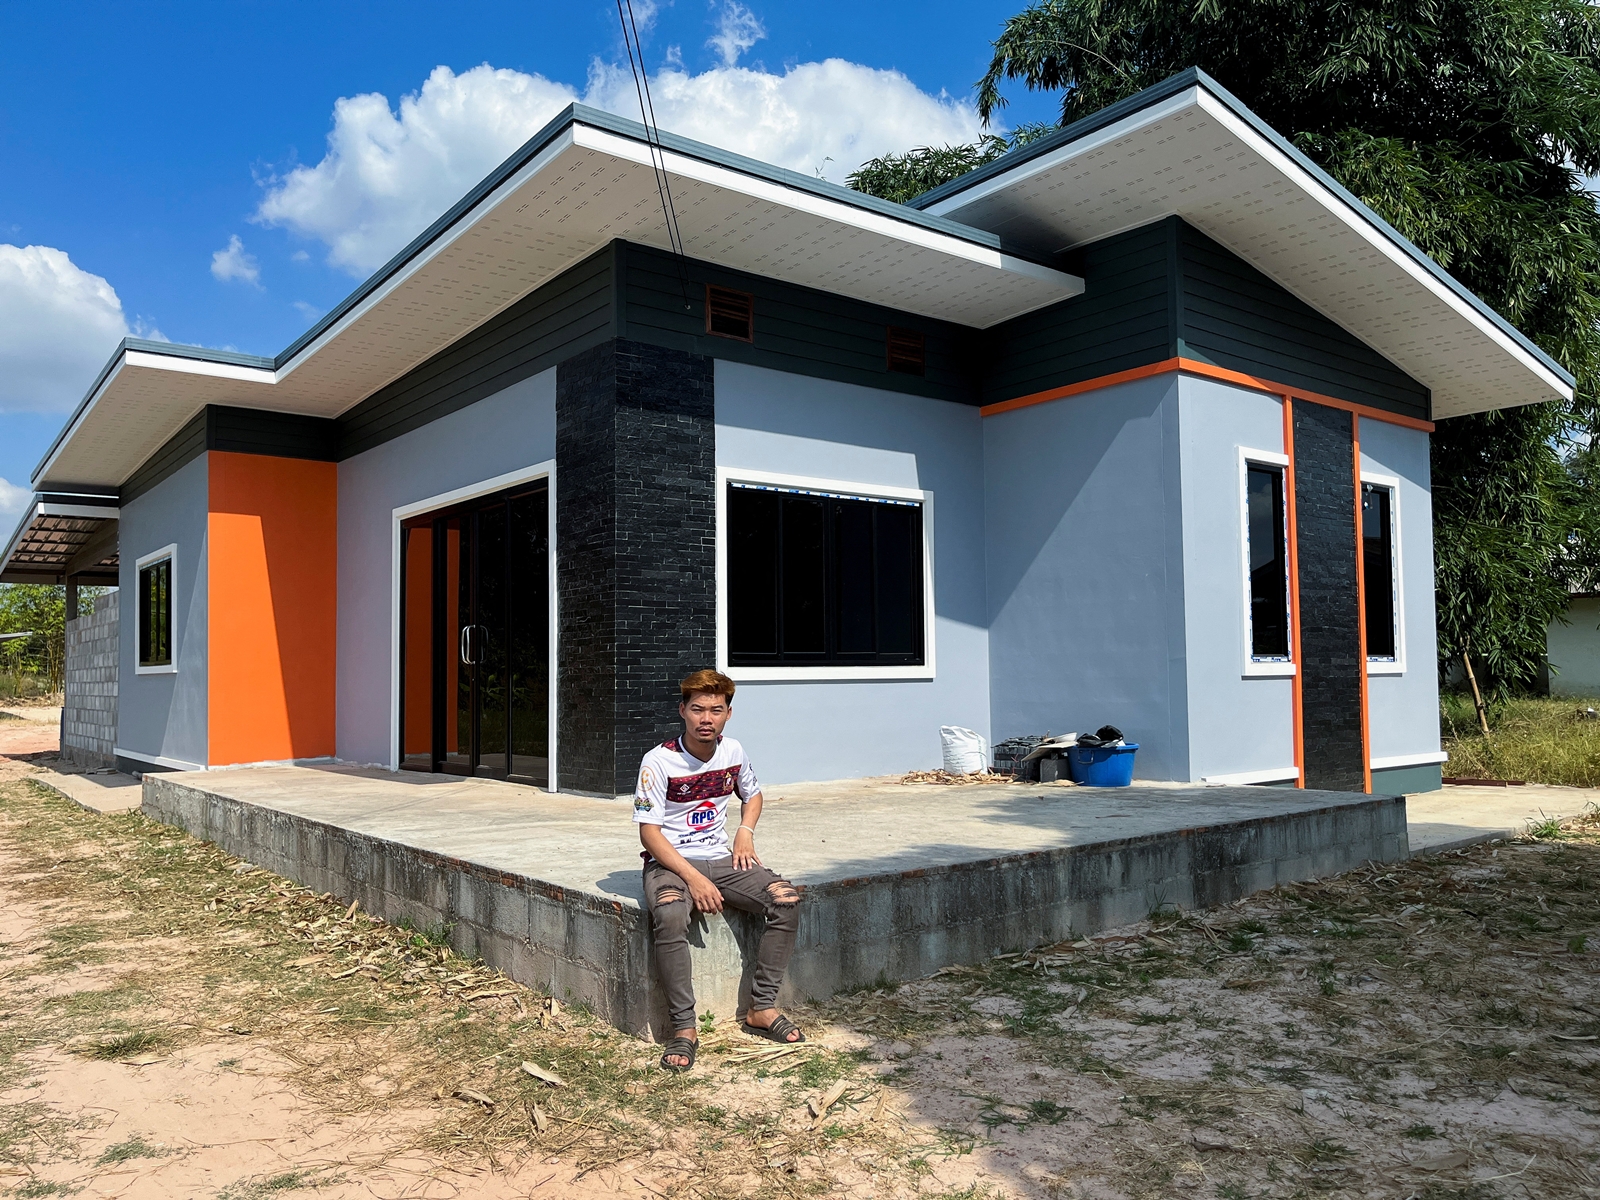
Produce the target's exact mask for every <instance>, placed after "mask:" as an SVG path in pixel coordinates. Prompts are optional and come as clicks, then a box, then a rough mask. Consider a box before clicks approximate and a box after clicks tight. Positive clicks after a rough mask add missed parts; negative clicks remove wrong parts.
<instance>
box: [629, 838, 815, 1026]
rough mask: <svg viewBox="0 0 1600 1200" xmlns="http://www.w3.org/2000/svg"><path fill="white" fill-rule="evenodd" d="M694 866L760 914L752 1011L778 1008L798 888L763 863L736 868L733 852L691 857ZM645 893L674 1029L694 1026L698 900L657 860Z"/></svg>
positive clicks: (732, 902)
mask: <svg viewBox="0 0 1600 1200" xmlns="http://www.w3.org/2000/svg"><path fill="white" fill-rule="evenodd" d="M693 861H694V866H695V869H696V870H698V871H699V872H700V874H702V875H704V876H705V877H706V878H707V879H708V880H710V881H711V884H712V886H713V887H715V888H716V889H717V890H718V891H719V892H721V893H722V902H723V903H724V904H726V905H727V906H728V907H729V908H737V909H742V910H743V911H745V912H750V913H760V914H761V915H763V916H765V917H766V919H767V929H766V932H765V933H764V934H762V937H761V947H760V949H759V950H758V951H757V952H756V969H755V977H754V979H752V980H751V983H750V1007H751V1008H752V1009H763V1008H776V1007H777V1004H778V985H779V984H780V983H782V982H783V972H784V968H785V967H787V966H788V965H789V956H790V955H791V954H793V953H794V939H795V933H796V932H797V931H798V930H799V928H800V897H799V894H798V893H797V892H796V891H795V889H794V887H793V886H792V885H791V884H790V883H789V882H788V881H787V880H784V879H780V878H779V877H778V876H777V875H774V874H773V873H772V872H771V871H769V870H767V868H765V867H750V868H748V869H746V870H743V871H739V870H735V869H734V866H733V856H732V855H727V856H725V857H723V858H708V859H704V860H698V859H697V860H693ZM644 894H645V899H646V900H647V901H648V902H649V904H650V921H651V925H652V927H653V929H654V931H655V942H656V966H657V968H658V969H659V970H660V971H661V986H662V987H663V988H664V989H665V990H666V993H667V1009H668V1011H669V1012H670V1013H671V1016H672V1028H673V1029H674V1030H678V1029H693V1028H694V1027H695V1018H694V976H693V974H692V972H691V970H690V966H689V918H690V917H691V916H692V915H693V912H694V901H693V900H691V899H690V898H689V886H688V885H687V884H686V883H684V881H683V879H682V878H681V877H679V875H678V874H677V873H676V872H675V871H669V870H667V868H665V867H663V866H662V865H661V864H660V863H658V862H656V861H655V859H650V860H649V861H647V862H646V863H645V865H644Z"/></svg>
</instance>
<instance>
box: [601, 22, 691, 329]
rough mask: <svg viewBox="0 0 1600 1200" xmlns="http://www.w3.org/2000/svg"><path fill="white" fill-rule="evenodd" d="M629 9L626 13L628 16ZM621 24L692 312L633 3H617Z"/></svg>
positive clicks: (685, 300) (674, 251) (680, 276)
mask: <svg viewBox="0 0 1600 1200" xmlns="http://www.w3.org/2000/svg"><path fill="white" fill-rule="evenodd" d="M624 8H626V12H624ZM617 21H618V23H619V24H620V25H621V26H622V44H623V45H624V46H625V47H626V48H627V51H628V67H629V69H630V70H631V71H632V72H633V90H634V92H635V94H636V95H637V96H638V97H639V118H640V122H641V123H642V124H643V125H644V140H645V144H646V145H647V146H649V147H650V166H651V167H652V169H653V170H654V172H655V177H656V194H657V195H658V196H660V198H661V212H662V215H663V216H664V217H665V218H666V223H667V244H668V245H669V246H671V247H672V256H673V261H674V262H676V263H677V266H678V286H679V287H680V288H682V290H683V308H684V311H685V312H688V311H689V310H690V309H691V308H692V307H693V305H692V304H691V303H690V302H689V268H688V262H687V256H686V255H685V254H684V250H683V233H682V231H681V230H680V229H679V228H678V214H677V211H676V210H675V209H674V208H673V205H672V181H671V180H670V179H669V178H668V177H667V155H666V151H665V150H664V149H663V148H662V145H661V127H660V126H659V125H658V124H657V123H656V105H655V100H654V99H653V98H652V97H651V95H650V76H649V74H648V73H647V72H646V71H645V68H644V43H643V42H641V41H640V40H639V23H638V21H637V20H635V19H634V15H633V0H617Z"/></svg>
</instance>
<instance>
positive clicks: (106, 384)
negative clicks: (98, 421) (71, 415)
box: [28, 351, 128, 491]
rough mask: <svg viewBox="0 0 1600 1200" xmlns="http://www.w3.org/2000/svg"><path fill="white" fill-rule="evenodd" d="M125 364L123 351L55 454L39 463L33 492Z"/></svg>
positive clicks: (33, 479)
mask: <svg viewBox="0 0 1600 1200" xmlns="http://www.w3.org/2000/svg"><path fill="white" fill-rule="evenodd" d="M127 364H128V354H127V352H126V351H124V352H123V355H122V358H121V359H120V360H119V361H118V363H117V365H116V366H114V367H112V368H111V370H109V371H107V372H106V377H105V378H104V379H102V380H101V381H100V386H99V387H97V388H96V389H95V392H94V396H93V397H92V398H91V399H90V400H89V403H87V404H85V405H84V406H83V410H82V411H81V412H79V413H78V419H77V420H76V421H74V422H73V423H72V428H71V429H69V430H67V432H66V434H65V436H63V437H62V438H61V439H60V441H58V442H57V443H56V448H55V452H54V453H53V454H51V455H50V457H49V458H47V459H46V460H45V461H44V462H43V463H41V464H40V466H39V469H38V470H37V471H35V472H34V473H33V478H32V479H30V480H29V481H28V482H29V483H30V484H31V485H32V486H33V489H34V490H35V491H42V490H43V489H42V488H40V487H39V481H40V480H41V479H48V478H49V477H50V471H51V468H53V467H54V466H55V465H56V460H57V459H59V458H60V457H61V454H62V452H63V451H64V450H66V448H67V447H68V446H70V445H72V439H73V438H74V437H76V436H77V434H78V430H79V429H81V428H82V427H83V423H84V422H85V421H87V420H88V419H89V414H90V413H92V412H93V411H94V406H95V405H96V404H99V403H100V397H101V396H104V395H105V394H106V389H107V388H108V387H110V386H111V384H112V381H113V380H115V379H116V377H117V376H118V375H121V374H122V368H123V367H125V366H127Z"/></svg>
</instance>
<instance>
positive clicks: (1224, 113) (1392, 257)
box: [1199, 91, 1573, 400]
mask: <svg viewBox="0 0 1600 1200" xmlns="http://www.w3.org/2000/svg"><path fill="white" fill-rule="evenodd" d="M1199 104H1200V107H1201V108H1202V109H1203V110H1204V111H1205V113H1206V114H1207V115H1208V116H1210V117H1211V118H1212V119H1214V120H1216V121H1217V122H1218V123H1220V124H1221V125H1222V126H1223V127H1225V128H1226V129H1227V130H1228V131H1229V132H1230V133H1232V134H1233V135H1234V136H1235V137H1236V138H1238V139H1239V140H1240V141H1241V142H1244V143H1245V144H1246V145H1248V146H1249V147H1250V148H1251V149H1252V150H1254V151H1255V152H1256V153H1257V154H1259V155H1261V157H1262V158H1264V159H1266V160H1267V161H1268V162H1269V163H1271V164H1272V166H1274V167H1275V168H1277V169H1278V170H1279V171H1281V172H1282V173H1283V174H1284V175H1285V176H1287V177H1288V178H1289V180H1290V182H1292V183H1293V184H1295V186H1297V187H1299V188H1300V189H1301V190H1302V191H1303V192H1305V193H1306V195H1308V196H1310V197H1311V198H1312V199H1313V200H1315V201H1316V202H1317V203H1318V204H1320V205H1321V206H1322V208H1323V209H1324V210H1325V211H1326V212H1328V213H1329V214H1330V215H1332V216H1334V217H1337V218H1338V219H1339V220H1340V221H1342V222H1343V223H1344V224H1345V226H1346V227H1348V228H1349V229H1350V230H1351V231H1352V232H1353V233H1355V234H1357V235H1358V236H1360V237H1361V238H1362V239H1364V240H1365V241H1366V242H1367V243H1368V244H1369V245H1371V246H1372V247H1373V248H1375V249H1376V250H1378V251H1379V252H1380V253H1382V254H1383V255H1384V257H1385V258H1387V259H1388V260H1389V261H1390V262H1392V263H1394V264H1395V265H1396V266H1397V267H1399V268H1400V269H1401V270H1402V271H1404V272H1405V273H1406V274H1407V275H1409V276H1410V277H1411V278H1412V279H1414V280H1416V281H1417V282H1418V283H1420V284H1422V286H1423V287H1425V288H1427V289H1428V291H1430V292H1431V293H1433V295H1434V296H1436V297H1438V298H1439V299H1440V300H1443V301H1444V302H1445V303H1446V304H1448V305H1449V306H1450V308H1451V309H1452V310H1454V311H1455V312H1456V313H1457V314H1458V315H1459V316H1462V317H1465V318H1466V319H1467V320H1468V321H1469V322H1470V323H1471V324H1472V325H1473V326H1474V327H1476V328H1477V329H1478V330H1479V332H1481V333H1483V334H1486V335H1487V336H1488V337H1489V339H1490V340H1491V341H1493V342H1494V343H1495V345H1497V346H1499V347H1500V348H1501V349H1502V350H1505V351H1506V352H1507V353H1508V354H1510V355H1511V356H1512V357H1513V358H1515V359H1516V360H1517V361H1518V362H1520V363H1521V364H1522V365H1523V366H1525V367H1526V368H1527V369H1528V370H1529V371H1531V372H1533V374H1534V375H1535V376H1537V377H1538V378H1539V379H1540V380H1541V381H1542V382H1543V383H1544V384H1545V386H1547V387H1548V388H1549V389H1550V390H1551V391H1553V392H1554V393H1555V394H1556V395H1558V396H1560V397H1561V398H1562V399H1563V400H1571V399H1572V395H1573V392H1572V389H1571V388H1570V387H1568V386H1567V385H1566V383H1564V382H1563V381H1562V380H1560V379H1558V378H1557V377H1556V376H1554V375H1552V374H1551V373H1550V370H1549V368H1548V367H1546V366H1545V365H1544V364H1543V363H1541V362H1540V361H1538V359H1536V358H1533V357H1531V356H1530V355H1529V354H1528V352H1527V351H1526V350H1524V349H1523V348H1522V347H1521V346H1519V345H1518V344H1517V343H1516V342H1515V341H1513V340H1512V339H1511V338H1510V337H1509V336H1507V335H1506V333H1505V332H1504V331H1503V330H1502V329H1500V327H1499V326H1498V325H1496V324H1494V322H1492V321H1488V320H1485V319H1484V317H1483V315H1482V314H1481V313H1479V312H1478V311H1477V310H1476V309H1475V308H1473V307H1472V306H1471V305H1470V304H1468V303H1467V302H1466V301H1465V300H1463V299H1462V298H1461V297H1460V296H1458V295H1456V294H1455V292H1454V291H1452V290H1451V289H1450V288H1448V287H1445V286H1444V285H1443V284H1442V283H1440V282H1439V280H1437V279H1436V278H1434V276H1433V275H1432V273H1431V272H1429V271H1428V270H1426V269H1425V268H1424V267H1423V266H1422V264H1420V263H1418V262H1417V261H1416V260H1415V259H1413V258H1412V257H1411V255H1409V254H1407V253H1406V252H1405V251H1404V250H1403V249H1401V247H1399V246H1397V245H1396V244H1395V243H1394V241H1393V240H1392V239H1391V238H1389V237H1387V236H1386V235H1384V234H1383V233H1382V231H1380V230H1378V229H1376V228H1375V227H1374V226H1373V224H1372V222H1370V221H1368V220H1367V219H1366V218H1365V217H1363V216H1362V215H1361V214H1360V213H1359V212H1356V211H1355V210H1354V209H1352V208H1351V207H1350V206H1349V205H1348V204H1346V203H1344V201H1342V200H1340V199H1339V197H1337V196H1335V195H1333V194H1332V193H1330V192H1329V191H1328V189H1327V188H1325V187H1323V186H1322V184H1321V183H1319V182H1318V181H1317V180H1316V179H1315V178H1313V177H1312V176H1311V175H1309V174H1308V173H1307V172H1306V171H1305V170H1303V169H1302V168H1301V167H1300V165H1299V164H1298V163H1296V162H1295V161H1294V160H1293V159H1291V158H1290V157H1289V156H1288V155H1286V154H1284V153H1283V152H1282V151H1281V150H1279V149H1278V148H1277V147H1276V146H1274V145H1273V144H1272V143H1271V142H1269V141H1268V140H1267V139H1266V138H1264V137H1262V136H1261V135H1260V134H1259V133H1257V132H1256V131H1255V129H1253V128H1252V127H1251V126H1250V125H1249V124H1248V123H1246V122H1244V121H1241V120H1240V119H1239V118H1238V117H1236V116H1235V115H1234V114H1233V111H1232V110H1231V109H1229V108H1228V106H1227V105H1225V104H1223V103H1222V101H1220V100H1217V99H1216V98H1214V97H1213V96H1210V95H1208V94H1207V93H1205V92H1204V91H1202V92H1200V95H1199ZM1291 290H1292V289H1291ZM1313 307H1315V306H1313Z"/></svg>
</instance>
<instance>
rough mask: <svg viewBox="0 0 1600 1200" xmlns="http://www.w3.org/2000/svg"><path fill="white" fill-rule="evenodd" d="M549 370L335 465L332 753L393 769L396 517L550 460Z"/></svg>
mask: <svg viewBox="0 0 1600 1200" xmlns="http://www.w3.org/2000/svg"><path fill="white" fill-rule="evenodd" d="M555 406H556V393H555V371H554V370H553V369H552V370H548V371H544V372H542V373H541V374H539V375H535V376H533V377H532V378H531V379H525V380H523V381H522V382H521V383H517V384H513V385H512V386H511V387H508V388H506V389H505V390H504V391H501V392H496V393H495V394H494V395H493V396H490V397H488V398H487V399H485V400H480V401H478V402H477V403H476V404H472V405H470V406H468V407H467V408H463V409H461V410H460V411H458V412H453V413H451V414H449V415H448V416H445V417H441V418H440V419H439V420H437V421H434V422H432V423H431V424H428V425H424V426H423V427H422V428H421V429H416V430H413V431H412V432H410V433H406V434H402V435H401V436H400V437H397V438H395V439H394V440H393V441H389V442H384V443H383V444H382V445H380V446H378V447H376V448H375V449H372V450H368V451H366V452H365V453H363V454H358V455H356V456H355V457H354V458H348V459H346V460H344V461H343V462H341V463H340V464H339V669H338V683H337V697H338V699H337V713H338V718H337V719H338V756H339V757H340V758H341V759H345V760H347V761H350V762H360V763H377V764H380V765H382V766H388V767H394V766H397V765H398V764H397V763H396V762H394V761H393V759H394V747H393V743H392V732H393V728H394V720H395V713H396V700H395V693H394V688H395V679H394V664H395V660H396V650H395V647H396V641H395V638H396V632H395V626H394V620H395V616H394V605H395V587H396V582H395V572H396V571H397V569H398V566H397V564H396V562H395V522H394V510H395V509H396V508H399V507H402V506H404V505H407V504H412V503H415V502H417V501H421V500H425V499H427V498H428V497H430V496H437V495H440V494H442V493H445V492H449V491H452V490H454V489H456V488H464V487H470V486H471V485H473V484H477V483H480V482H482V481H483V480H486V479H493V478H495V477H496V476H499V475H504V474H506V473H508V472H511V471H517V470H521V469H523V468H526V467H530V466H533V465H535V464H537V463H541V462H545V461H546V460H548V459H553V458H554V457H555V453H556V416H555V411H556V408H555Z"/></svg>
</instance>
